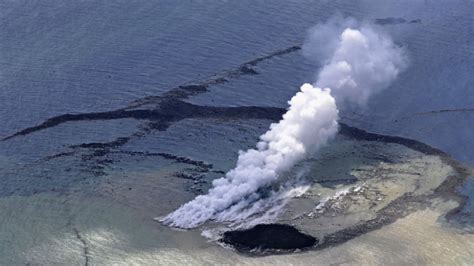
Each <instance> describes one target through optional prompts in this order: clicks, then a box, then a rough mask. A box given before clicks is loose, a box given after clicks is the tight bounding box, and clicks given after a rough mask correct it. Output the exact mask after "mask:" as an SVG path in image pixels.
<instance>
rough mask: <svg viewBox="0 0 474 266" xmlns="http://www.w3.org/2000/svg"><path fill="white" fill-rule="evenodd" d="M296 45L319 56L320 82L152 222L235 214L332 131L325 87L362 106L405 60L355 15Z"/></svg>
mask: <svg viewBox="0 0 474 266" xmlns="http://www.w3.org/2000/svg"><path fill="white" fill-rule="evenodd" d="M347 26H349V27H347ZM346 27H347V28H346ZM357 28H358V29H357ZM303 48H304V49H303V52H304V54H305V55H307V56H310V57H312V58H315V59H317V60H322V61H323V63H324V66H323V68H322V70H321V72H320V73H319V75H318V80H317V82H316V83H315V84H316V85H317V86H319V87H322V88H325V89H321V88H319V87H315V86H312V85H310V84H304V85H303V86H302V87H301V91H300V92H298V93H297V94H296V95H295V96H293V98H292V99H291V100H290V101H289V105H290V107H289V109H288V111H287V113H285V114H284V115H283V119H282V120H280V122H278V123H274V124H271V126H270V129H269V130H268V131H267V132H266V133H265V134H263V135H262V136H260V142H259V143H258V144H257V148H256V149H250V150H248V151H245V152H243V151H240V152H239V158H238V160H237V166H236V167H235V168H234V169H232V170H230V171H229V172H228V173H227V174H226V175H225V177H222V178H220V179H217V180H214V182H213V188H211V189H210V190H209V192H208V194H206V195H200V196H197V197H196V198H195V199H194V200H192V201H190V202H188V203H186V204H184V205H183V206H181V207H180V208H179V209H178V210H176V211H174V212H173V213H170V214H169V215H168V216H166V217H164V218H163V219H160V221H162V222H163V223H164V224H167V225H170V226H175V227H180V228H193V227H197V226H199V225H201V224H202V223H204V222H206V221H208V220H210V219H216V218H218V219H217V220H220V221H221V220H223V219H224V218H225V217H231V219H234V220H235V219H239V217H240V218H241V217H243V216H239V215H238V214H233V213H230V212H232V210H235V211H242V210H243V209H245V206H246V205H249V204H252V203H254V202H259V201H258V198H259V195H258V189H260V188H262V187H265V186H268V185H270V184H272V183H273V182H274V181H276V180H277V179H278V177H279V176H280V175H281V174H282V173H284V172H286V171H288V170H289V169H291V167H292V166H293V165H294V164H295V163H297V162H298V161H300V160H302V159H303V158H305V157H306V156H307V155H309V154H311V153H314V152H315V151H317V150H319V149H320V148H321V147H322V146H324V145H325V144H326V143H327V142H328V141H329V140H331V139H332V138H333V137H334V136H335V135H336V133H337V130H338V123H337V120H338V109H337V107H336V100H335V99H334V97H333V96H332V95H331V93H333V94H334V96H335V97H336V99H337V100H338V102H339V101H340V102H351V103H356V104H360V105H363V104H365V103H366V102H367V100H368V98H369V97H370V96H371V95H372V94H374V93H376V92H378V91H380V90H382V89H384V88H386V87H387V86H388V85H389V83H390V82H391V81H393V79H395V78H396V76H397V75H398V73H399V72H400V71H401V70H402V69H403V68H404V67H405V62H406V59H405V56H404V54H403V51H402V49H401V48H399V47H398V46H396V45H395V44H394V43H393V42H392V40H391V39H390V38H389V37H388V36H387V35H385V34H383V33H381V32H379V31H377V30H376V29H375V28H374V27H373V26H370V25H362V26H360V27H359V26H358V25H357V23H356V21H355V20H344V21H331V22H329V23H327V24H324V25H320V26H317V27H316V28H314V29H313V30H312V31H311V34H310V38H309V41H308V42H307V43H306V44H305V45H304V47H303ZM326 56H328V57H327V58H326ZM328 88H331V89H332V90H330V89H328ZM254 209H255V208H250V210H254ZM223 211H225V212H224V213H225V214H224V213H223ZM220 214H221V215H220ZM244 216H245V217H249V216H250V215H249V213H245V215H244ZM224 220H225V219H224Z"/></svg>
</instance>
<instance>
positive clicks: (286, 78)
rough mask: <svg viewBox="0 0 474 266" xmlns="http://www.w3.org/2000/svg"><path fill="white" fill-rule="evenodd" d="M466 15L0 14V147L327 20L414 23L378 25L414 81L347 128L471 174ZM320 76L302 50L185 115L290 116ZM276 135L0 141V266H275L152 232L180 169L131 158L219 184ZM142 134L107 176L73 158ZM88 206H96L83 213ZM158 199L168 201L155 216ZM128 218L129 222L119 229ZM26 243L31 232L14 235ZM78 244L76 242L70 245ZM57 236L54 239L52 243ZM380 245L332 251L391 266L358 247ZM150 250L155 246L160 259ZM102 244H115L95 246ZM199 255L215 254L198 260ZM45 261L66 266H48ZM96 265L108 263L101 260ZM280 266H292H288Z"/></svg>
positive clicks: (218, 69)
mask: <svg viewBox="0 0 474 266" xmlns="http://www.w3.org/2000/svg"><path fill="white" fill-rule="evenodd" d="M472 10H474V2H472V1H464V0H450V1H430V0H423V1H422V0H417V1H408V0H406V1H384V2H383V3H380V2H379V1H370V0H363V1H362V0H360V1H342V0H335V1H327V0H321V1H310V0H288V1H283V0H282V1H268V0H257V1H225V0H222V1H217V0H216V1H211V0H201V1H199V0H190V1H144V0H133V1H89V0H85V1H73V0H66V1H58V0H45V1H21V0H5V1H1V2H0V104H1V105H0V125H1V126H0V138H4V137H7V136H10V135H11V134H14V133H15V132H17V131H19V130H22V129H24V128H27V127H31V126H35V125H38V124H40V123H42V122H43V121H45V120H46V119H48V118H51V117H54V116H58V115H63V114H77V113H91V112H103V111H111V110H115V109H118V108H123V107H126V106H128V105H129V104H130V103H131V102H133V101H135V100H139V99H142V98H144V97H148V96H159V95H161V94H163V93H165V92H167V91H169V90H171V89H172V88H175V87H177V86H180V85H183V84H189V83H193V82H199V81H201V80H206V79H208V78H209V77H212V76H214V75H216V74H220V73H224V72H225V71H228V70H232V69H235V68H238V67H239V66H240V65H241V64H242V63H245V62H248V61H250V60H253V59H255V58H259V57H262V56H265V55H268V54H271V53H273V52H275V51H279V50H282V49H286V48H288V47H291V46H294V45H301V44H302V43H303V42H304V39H305V36H306V31H307V30H308V29H309V28H310V27H312V26H314V25H315V24H317V23H319V22H323V21H325V20H327V19H328V18H330V17H331V16H333V15H335V14H341V15H343V16H353V17H355V18H358V19H361V20H368V21H375V20H376V19H385V18H390V17H395V18H404V19H405V20H407V22H409V21H412V20H416V21H417V22H416V23H401V24H386V25H383V26H382V27H383V28H384V29H385V30H386V31H388V32H389V33H390V34H391V35H392V36H393V37H394V39H395V41H396V42H397V43H400V44H401V45H403V46H404V47H405V48H406V50H407V51H408V54H409V58H410V66H409V68H408V69H407V70H406V71H405V72H404V73H402V74H401V75H400V77H399V79H398V80H396V81H395V82H394V83H393V84H392V85H391V86H390V87H389V88H388V89H386V90H385V91H384V92H382V93H380V94H379V95H376V96H375V97H374V98H373V99H372V100H371V101H370V103H369V105H368V106H367V107H366V108H363V109H344V110H342V112H341V117H342V121H343V122H345V123H347V124H349V125H352V126H356V127H359V128H363V129H366V130H369V131H372V132H377V133H382V134H389V135H399V136H404V137H408V138H413V139H416V140H419V141H422V142H425V143H427V144H429V145H431V146H433V147H436V148H439V149H441V150H443V151H445V152H447V153H448V154H450V155H451V156H453V157H454V158H455V159H457V160H460V161H461V162H463V163H464V164H466V165H470V166H474V141H473V130H474V128H473V125H474V92H473V90H472V84H474V76H473V75H472V73H474V15H473V13H472ZM318 67H319V65H318V64H316V63H314V62H310V61H308V60H306V59H305V58H304V57H303V56H302V55H301V53H300V52H299V51H296V52H293V53H289V54H285V55H282V56H277V57H272V58H270V59H268V60H264V61H262V62H261V63H259V64H258V65H257V66H256V67H255V71H257V72H258V74H257V75H244V76H241V77H239V78H236V79H233V80H230V81H229V82H227V83H223V84H219V85H215V86H212V87H209V91H208V92H205V93H202V94H198V95H195V96H192V97H190V98H188V99H187V100H186V101H187V102H190V103H194V104H197V105H210V106H225V107H229V106H249V105H252V106H271V107H286V105H287V100H288V99H289V98H290V97H291V96H292V95H293V94H294V93H295V92H296V91H297V89H298V88H299V86H300V85H301V84H302V83H304V82H312V81H314V80H315V75H316V73H317V70H318ZM203 121H204V122H203ZM207 123H209V124H212V126H210V125H209V124H207ZM270 123H271V121H269V120H251V121H239V122H235V121H233V120H231V121H229V120H226V119H217V120H211V121H208V120H185V121H181V122H179V123H176V124H173V125H172V126H170V127H169V128H168V130H167V131H160V132H152V133H150V134H142V133H143V132H144V131H143V127H144V123H143V121H138V120H135V119H131V118H125V119H116V120H106V121H102V120H94V121H80V122H68V123H64V124H61V125H59V126H56V127H51V128H48V129H45V130H42V131H39V132H35V133H33V134H30V135H27V136H19V137H17V138H13V139H9V140H7V141H0V179H1V180H2V181H0V209H1V210H2V213H3V215H2V216H3V219H2V220H1V224H0V227H1V228H2V229H1V232H2V234H3V235H6V237H5V238H3V239H4V240H3V241H2V240H0V246H2V247H6V246H8V247H9V248H8V249H3V250H4V251H3V252H0V255H1V256H0V262H1V263H0V264H10V265H14V264H24V263H27V262H35V261H36V262H38V263H39V264H50V263H54V262H56V263H61V262H63V263H65V262H67V261H71V262H73V264H82V263H83V262H84V256H83V254H82V253H83V251H84V250H83V247H82V244H81V243H82V240H81V239H82V238H83V239H86V240H85V241H86V242H87V243H88V244H89V251H86V252H90V254H86V255H88V256H89V257H90V258H96V260H95V261H94V260H92V261H91V263H96V264H104V263H112V262H117V263H127V262H129V263H152V262H157V261H160V260H157V259H159V258H162V260H161V262H162V263H165V262H167V261H166V260H167V259H172V258H173V256H177V254H181V255H182V253H181V252H182V251H183V250H184V251H188V252H189V254H190V255H189V256H184V255H183V256H181V258H182V259H188V261H187V262H189V263H191V262H201V263H213V262H216V259H217V258H219V257H220V256H222V254H227V255H228V256H229V259H227V260H226V261H224V262H229V263H233V262H236V261H235V260H237V261H239V262H241V263H248V262H250V263H251V262H261V263H274V262H275V261H274V260H275V259H274V258H273V257H269V258H266V259H263V260H261V261H252V260H250V261H247V260H246V259H245V258H243V257H238V256H237V255H234V253H232V251H229V250H225V249H222V248H221V247H216V246H215V245H213V244H210V243H207V242H205V241H203V240H198V238H199V237H200V233H199V232H197V231H192V232H189V233H188V234H185V233H184V232H179V233H176V235H175V234H174V231H168V229H166V228H163V227H161V226H160V225H158V224H157V223H155V222H153V221H152V220H151V218H153V217H155V216H157V215H164V214H166V213H167V212H169V211H171V210H173V209H174V208H176V207H177V206H179V202H178V201H176V200H175V199H174V198H173V193H175V192H174V191H177V190H179V189H180V188H182V187H181V185H183V184H184V183H183V184H181V183H173V182H170V183H167V182H166V181H163V180H166V176H168V175H172V173H173V172H174V171H175V170H176V169H178V168H179V169H181V168H182V165H180V166H175V165H172V164H171V163H170V162H169V161H167V160H165V159H163V158H161V159H160V158H155V157H147V158H146V159H143V160H142V159H140V158H137V157H134V156H131V155H130V152H154V153H159V152H162V153H170V154H174V155H176V156H182V157H189V158H192V159H194V160H198V161H205V162H206V163H210V164H213V170H215V171H225V170H227V169H229V168H231V167H232V165H233V163H235V158H236V156H237V151H238V150H239V149H247V148H248V147H251V146H253V144H254V143H255V141H256V140H257V138H258V136H259V135H260V134H261V133H262V132H264V131H265V130H266V128H267V127H268V125H269V124H270ZM137 132H138V133H139V134H137V137H136V138H134V139H133V140H131V141H129V142H128V143H127V144H125V145H124V146H123V147H121V149H119V150H118V151H117V152H122V153H118V154H116V155H114V156H116V157H113V158H112V159H113V160H112V161H111V162H97V161H94V160H87V156H88V155H89V153H88V151H84V150H81V149H79V150H74V149H72V150H71V146H72V145H80V144H83V143H106V142H111V141H114V140H116V139H117V138H120V137H124V136H130V135H132V134H135V133H137ZM71 151H74V152H75V153H74V154H72V155H71V156H65V157H58V158H59V159H57V160H56V159H54V160H49V159H48V160H46V159H45V158H47V157H48V156H53V155H57V154H61V153H65V152H71ZM125 152H129V154H128V155H126V154H125ZM85 158H86V159H85ZM98 165H99V166H98ZM180 167H181V168H180ZM99 168H100V169H99ZM191 172H192V171H191ZM104 173H105V174H104ZM193 174H194V172H193ZM156 176H160V178H161V177H163V179H160V178H156ZM217 176H218V173H216V174H215V176H211V177H208V178H214V177H217ZM132 177H133V178H132ZM207 181H209V180H207ZM114 182H115V183H114ZM183 182H184V181H183ZM114 184H115V185H116V184H119V185H116V186H115V187H114ZM167 185H169V187H167ZM183 186H185V187H186V186H188V187H186V189H187V190H186V192H182V193H180V194H179V195H180V196H179V197H180V201H185V199H187V200H189V199H192V198H193V197H194V196H195V194H196V190H195V188H191V187H189V185H187V184H184V185H183ZM191 186H192V185H191ZM129 188H130V191H132V192H130V191H129ZM205 188H206V185H202V189H205ZM473 189H474V188H473V186H472V182H469V183H468V184H467V185H466V186H465V187H464V188H462V193H463V194H465V195H467V196H469V195H471V194H472V193H473V192H474V190H473ZM135 191H136V192H135ZM133 193H137V194H133ZM88 198H89V201H90V202H89V201H87V202H83V201H84V199H88ZM92 199H96V200H95V201H94V200H92ZM158 200H163V201H164V200H166V201H167V202H166V203H164V202H160V203H156V204H155V203H154V202H155V201H158ZM472 200H473V199H469V201H470V202H472ZM471 209H472V203H469V204H468V205H467V207H466V210H465V211H464V212H462V214H463V216H462V217H461V218H462V223H463V224H467V225H470V224H472V223H470V221H474V216H473V214H472V210H471ZM104 210H107V211H104ZM97 213H100V215H96V214H97ZM126 213H130V214H131V215H133V218H130V216H128V215H125V214H126ZM435 216H436V215H433V214H432V213H428V214H426V215H425V216H422V217H421V218H420V217H410V218H407V219H406V220H403V221H402V222H400V224H397V225H393V226H392V227H393V228H394V229H392V230H394V231H396V230H398V229H400V228H401V229H403V230H406V231H408V229H407V228H408V227H409V225H413V226H414V228H421V227H422V226H421V225H422V224H423V222H425V221H428V222H430V225H431V222H433V220H436V219H435ZM51 217H53V218H54V217H56V218H57V219H53V220H55V221H56V223H55V224H51V225H48V223H50V222H51V221H52V220H51ZM127 217H128V218H127ZM121 219H122V220H123V222H120V223H119V224H117V223H115V220H121ZM74 223H77V226H75V227H74V225H73V224H74ZM433 223H434V222H433ZM112 224H113V226H112ZM134 224H136V226H132V225H134ZM35 225H37V227H35ZM140 226H143V227H144V228H145V229H146V230H145V229H140V228H139V227H140ZM24 228H32V231H25V232H23V229H24ZM71 228H75V229H74V230H72V229H71ZM75 230H76V231H80V232H81V233H83V234H84V235H83V236H82V237H77V235H75ZM114 230H115V231H114ZM147 230H152V232H151V233H150V231H147ZM403 230H402V231H403ZM430 230H431V231H430V232H433V234H432V235H430V236H433V238H435V237H438V236H445V237H446V239H447V240H449V241H451V242H450V243H454V244H456V245H455V246H462V243H463V241H468V240H466V239H465V238H463V237H462V236H457V235H456V236H453V235H448V236H446V235H444V234H445V232H444V231H442V230H441V229H439V228H438V227H437V225H433V226H431V227H430ZM54 231H57V233H55V234H54V235H48V234H50V233H51V232H54ZM22 232H23V233H22ZM417 232H419V231H417ZM384 234H385V233H379V234H377V233H375V234H371V235H369V236H366V238H367V239H369V240H368V242H364V241H363V240H360V241H361V243H362V244H360V245H356V244H350V245H348V246H345V247H342V248H340V250H343V251H347V250H349V251H351V252H353V253H354V254H357V252H358V251H361V250H363V254H375V258H377V259H381V258H383V255H384V254H383V253H378V252H381V251H378V250H376V249H370V247H368V246H367V245H368V244H367V243H371V241H376V239H378V238H383V237H387V236H386V235H384ZM388 234H393V232H391V233H390V232H389V233H388ZM392 236H393V235H392ZM153 237H156V238H162V239H160V240H159V241H158V242H159V243H160V244H159V245H158V244H157V242H155V241H154V239H153ZM420 237H421V236H420ZM108 238H110V239H112V240H111V241H110V242H107V241H105V242H104V239H108ZM166 239H172V241H171V242H172V243H166ZM387 239H389V238H387ZM420 239H421V238H420ZM426 239H427V240H430V239H429V237H426ZM411 240H412V239H409V238H408V237H407V239H406V241H407V242H410V241H411ZM358 241H359V240H358ZM63 243H67V244H68V245H66V249H62V248H61V245H63ZM104 243H108V244H104ZM186 243H187V244H186ZM460 243H461V244H460ZM353 245H354V246H353ZM196 246H199V248H196ZM387 246H389V245H387ZM202 249H204V250H206V249H207V250H208V251H209V252H208V253H206V254H208V255H209V254H211V255H209V257H208V258H203V259H202V260H196V259H200V257H201V254H202V253H200V252H201V251H202ZM396 249H397V250H398V249H401V247H397V248H396ZM51 250H53V251H54V252H56V253H57V254H59V255H57V256H56V257H54V256H53V257H51V254H52V252H50V251H51ZM430 250H431V251H432V250H435V251H436V249H435V248H433V249H430ZM66 251H67V252H66ZM125 251H126V254H124V255H121V252H125ZM54 252H53V253H54ZM101 252H102V254H106V253H109V255H108V256H106V255H104V256H102V255H101ZM420 252H421V251H420ZM435 253H436V252H434V254H435ZM231 254H232V255H231ZM334 254H337V251H327V252H325V253H324V254H323V255H322V257H321V258H322V259H323V258H326V259H327V258H330V257H331V256H333V255H334ZM426 254H429V253H426ZM461 255H464V256H467V255H469V252H467V251H466V253H462V254H461ZM471 255H472V254H471ZM160 256H161V257H160ZM236 256H237V257H236ZM347 256H349V255H347ZM86 257H87V256H86ZM310 257H311V254H306V255H301V256H300V257H299V258H303V259H306V260H303V261H306V262H309V259H310ZM99 258H100V259H99ZM147 259H150V260H147ZM234 259H235V260H234ZM287 259H288V260H287V261H288V262H292V263H297V262H298V258H292V257H291V256H290V258H287ZM398 259H402V258H398ZM276 260H277V259H276ZM348 260H349V263H350V258H348ZM324 261H326V262H329V260H322V262H323V263H324ZM358 261H359V262H360V260H358ZM398 261H400V260H398ZM427 261H429V260H425V261H423V260H422V261H416V260H415V261H414V262H418V263H423V262H427ZM168 262H169V261H168ZM183 262H186V261H183ZM375 262H377V261H375ZM379 262H380V260H379ZM394 262H397V260H396V259H394ZM458 262H459V261H458ZM461 262H462V261H461Z"/></svg>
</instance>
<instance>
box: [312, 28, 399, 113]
mask: <svg viewBox="0 0 474 266" xmlns="http://www.w3.org/2000/svg"><path fill="white" fill-rule="evenodd" d="M303 53H304V55H305V56H306V57H309V58H311V59H313V60H315V61H318V62H323V63H324V67H323V68H322V69H321V71H320V72H319V74H318V77H317V82H316V85H317V86H319V87H321V88H326V87H328V88H331V94H332V95H333V96H334V97H335V98H336V99H337V103H338V105H341V104H344V103H352V104H357V105H359V106H364V105H365V104H366V103H367V101H368V99H369V98H370V96H372V95H373V94H376V93H378V92H380V91H382V90H383V89H385V88H387V87H388V85H390V83H391V82H392V81H393V80H394V79H395V78H396V77H397V76H398V74H399V73H400V72H401V71H403V70H404V69H405V68H406V66H407V57H406V55H405V53H404V50H403V49H402V48H401V47H399V46H397V45H395V44H394V43H393V41H392V39H391V38H390V36H388V35H387V34H384V33H383V32H382V31H381V30H380V28H378V27H377V26H375V25H369V24H362V25H360V26H359V25H358V23H357V21H355V20H354V19H345V20H342V19H333V20H331V21H330V22H328V23H326V24H322V25H317V26H316V27H314V28H313V29H311V30H310V34H309V38H308V41H307V42H306V43H305V45H304V46H303Z"/></svg>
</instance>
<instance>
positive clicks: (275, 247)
mask: <svg viewBox="0 0 474 266" xmlns="http://www.w3.org/2000/svg"><path fill="white" fill-rule="evenodd" d="M221 241H222V242H223V243H226V244H229V245H231V246H233V247H234V248H235V249H236V250H237V251H239V252H243V253H249V254H258V255H262V254H265V253H271V254H275V253H286V252H291V251H295V250H302V249H305V248H310V247H312V246H314V245H315V244H317V243H318V242H319V241H318V239H316V238H315V237H313V236H310V235H307V234H304V233H302V232H300V231H298V230H297V229H296V228H294V227H292V226H290V225H286V224H258V225H256V226H254V227H252V228H250V229H245V230H235V231H227V232H225V233H224V236H223V238H222V240H221Z"/></svg>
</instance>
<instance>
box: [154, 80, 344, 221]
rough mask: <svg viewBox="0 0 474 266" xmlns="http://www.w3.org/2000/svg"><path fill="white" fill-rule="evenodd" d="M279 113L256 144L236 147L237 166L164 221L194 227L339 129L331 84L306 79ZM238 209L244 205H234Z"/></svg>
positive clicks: (243, 199)
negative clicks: (325, 86) (315, 84)
mask: <svg viewBox="0 0 474 266" xmlns="http://www.w3.org/2000/svg"><path fill="white" fill-rule="evenodd" d="M289 104H290V108H289V109H288V112H286V113H285V114H284V115H283V119H282V120H281V121H280V122H278V123H274V124H271V126H270V130H268V131H267V132H266V133H265V134H263V135H262V136H260V142H259V143H258V144H257V149H251V150H248V151H246V152H242V151H240V154H239V158H238V160H237V166H236V167H235V168H234V169H232V170H231V171H229V172H228V173H227V174H226V176H225V177H223V178H220V179H217V180H214V182H213V183H212V184H213V186H214V187H213V188H212V189H210V190H209V193H208V194H207V195H200V196H198V197H196V198H195V199H194V200H192V201H190V202H188V203H186V204H185V205H183V206H181V208H179V209H178V210H176V211H175V212H173V213H171V214H169V215H168V216H166V217H165V218H164V219H163V220H162V221H163V222H164V223H165V224H168V225H171V226H176V227H181V228H192V227H196V226H198V225H200V224H202V223H203V222H205V221H207V220H209V219H211V218H213V217H214V216H215V215H216V214H217V213H219V212H221V211H223V210H225V209H227V208H228V207H230V206H231V205H234V204H236V203H238V202H239V201H240V204H248V203H247V202H253V201H255V196H256V195H255V194H254V193H255V192H257V190H258V189H259V188H261V187H264V186H267V185H268V184H270V183H272V182H273V181H275V180H276V179H277V178H278V176H279V175H280V174H281V173H283V172H285V171H287V170H289V169H290V168H291V167H292V166H293V165H294V164H295V163H296V162H298V161H299V160H301V159H303V158H304V157H305V156H306V155H307V154H308V153H312V152H314V151H316V150H318V149H320V148H321V146H323V145H324V144H326V143H327V142H328V140H329V139H331V138H332V137H333V136H334V135H335V134H336V133H337V129H338V127H337V118H338V111H337V108H336V102H335V100H334V98H333V97H332V96H331V95H330V90H329V89H325V90H322V89H319V88H314V87H313V86H311V85H310V84H304V85H303V86H302V87H301V91H300V92H298V93H297V94H296V95H295V96H293V98H291V100H290V101H289ZM238 209H242V208H238Z"/></svg>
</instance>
